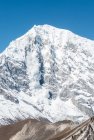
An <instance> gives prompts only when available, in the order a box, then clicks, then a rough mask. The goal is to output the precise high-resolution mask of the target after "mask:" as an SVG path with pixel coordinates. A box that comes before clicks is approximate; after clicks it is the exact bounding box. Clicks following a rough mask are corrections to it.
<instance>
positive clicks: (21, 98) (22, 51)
mask: <svg viewBox="0 0 94 140" xmlns="http://www.w3.org/2000/svg"><path fill="white" fill-rule="evenodd" d="M93 109H94V41H92V40H89V39H86V38H83V37H80V36H78V35H76V34H74V33H72V32H70V31H68V30H64V29H58V28H55V27H52V26H49V25H40V26H34V27H33V28H32V29H31V30H29V31H28V32H27V33H26V34H25V35H23V36H22V37H20V38H18V39H16V40H15V41H12V42H11V43H10V45H9V46H8V47H7V48H6V50H5V51H4V52H3V53H2V54H0V123H1V124H5V123H11V122H12V121H14V120H16V119H24V118H28V117H31V118H36V119H38V118H45V119H48V120H49V121H52V122H55V121H60V120H64V119H71V120H75V121H82V120H83V119H86V118H88V117H89V116H92V115H93Z"/></svg>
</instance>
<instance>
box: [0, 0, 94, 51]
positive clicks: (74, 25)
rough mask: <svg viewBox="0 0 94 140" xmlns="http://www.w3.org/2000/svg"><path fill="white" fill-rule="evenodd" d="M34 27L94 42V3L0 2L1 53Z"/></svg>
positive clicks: (71, 0) (69, 0) (82, 0)
mask: <svg viewBox="0 0 94 140" xmlns="http://www.w3.org/2000/svg"><path fill="white" fill-rule="evenodd" d="M34 24H35V25H39V24H50V25H53V26H56V27H59V28H65V29H69V30H71V31H73V32H74V33H76V34H79V35H81V36H84V37H87V38H90V39H94V0H0V52H2V51H3V50H4V49H5V48H6V47H7V46H8V44H9V42H10V41H12V40H14V39H16V38H17V37H19V36H21V35H23V34H24V33H25V32H27V31H28V30H29V29H30V28H31V27H32V26H33V25H34Z"/></svg>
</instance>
